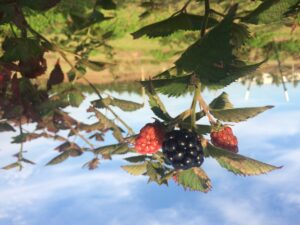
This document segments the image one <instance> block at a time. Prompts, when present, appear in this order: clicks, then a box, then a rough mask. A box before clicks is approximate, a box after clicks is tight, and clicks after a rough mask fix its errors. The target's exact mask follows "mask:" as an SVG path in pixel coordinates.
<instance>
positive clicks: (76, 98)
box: [69, 91, 85, 107]
mask: <svg viewBox="0 0 300 225" xmlns="http://www.w3.org/2000/svg"><path fill="white" fill-rule="evenodd" d="M84 99H85V97H84V95H83V94H82V93H81V92H79V91H72V92H70V93H69V103H70V105H71V106H73V107H79V106H80V104H81V103H82V102H83V100H84Z"/></svg>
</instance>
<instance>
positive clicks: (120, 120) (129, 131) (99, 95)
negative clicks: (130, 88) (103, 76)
mask: <svg viewBox="0 0 300 225" xmlns="http://www.w3.org/2000/svg"><path fill="white" fill-rule="evenodd" d="M83 79H84V80H85V81H86V82H87V83H88V84H89V85H90V86H91V88H93V90H94V91H95V93H96V94H97V95H98V97H99V98H100V100H102V99H103V98H102V96H101V94H100V92H99V91H98V89H97V88H96V87H95V85H93V84H92V83H91V82H90V81H89V80H88V79H86V78H85V77H83ZM105 107H106V109H107V110H108V111H109V112H110V113H111V114H113V116H114V117H115V118H116V119H117V120H118V121H119V122H120V123H121V124H123V126H124V127H126V129H127V130H128V133H129V134H130V135H134V132H133V130H132V129H131V127H129V126H128V125H127V123H126V122H125V121H124V120H122V119H121V118H120V117H119V116H118V115H117V114H116V113H115V112H114V111H113V110H112V109H111V108H110V107H109V106H108V105H105Z"/></svg>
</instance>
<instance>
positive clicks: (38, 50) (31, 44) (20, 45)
mask: <svg viewBox="0 0 300 225" xmlns="http://www.w3.org/2000/svg"><path fill="white" fill-rule="evenodd" d="M2 48H3V50H4V54H3V56H2V57H1V59H2V60H4V61H6V62H12V61H18V60H22V61H27V60H29V59H31V58H37V57H41V56H42V55H43V53H44V49H43V47H42V46H41V45H40V42H39V40H37V39H30V38H7V39H5V41H4V42H3V44H2Z"/></svg>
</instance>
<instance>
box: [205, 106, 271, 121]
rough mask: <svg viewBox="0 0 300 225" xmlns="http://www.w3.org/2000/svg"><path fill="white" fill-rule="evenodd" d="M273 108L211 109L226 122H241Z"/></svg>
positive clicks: (216, 116) (214, 114)
mask: <svg viewBox="0 0 300 225" xmlns="http://www.w3.org/2000/svg"><path fill="white" fill-rule="evenodd" d="M271 108H273V106H263V107H249V108H235V109H224V110H222V109H221V110H211V111H210V113H211V114H212V115H213V116H214V117H215V118H217V119H219V120H222V121H224V122H241V121H245V120H247V119H249V118H252V117H255V116H257V115H258V114H260V113H262V112H264V111H266V110H268V109H271Z"/></svg>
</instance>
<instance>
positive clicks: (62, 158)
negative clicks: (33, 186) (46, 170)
mask: <svg viewBox="0 0 300 225" xmlns="http://www.w3.org/2000/svg"><path fill="white" fill-rule="evenodd" d="M67 158H69V152H68V151H64V152H63V153H61V154H60V155H58V156H56V157H55V158H53V159H51V160H50V161H49V162H48V163H47V164H46V166H50V165H56V164H59V163H62V162H63V161H65V160H66V159H67Z"/></svg>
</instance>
